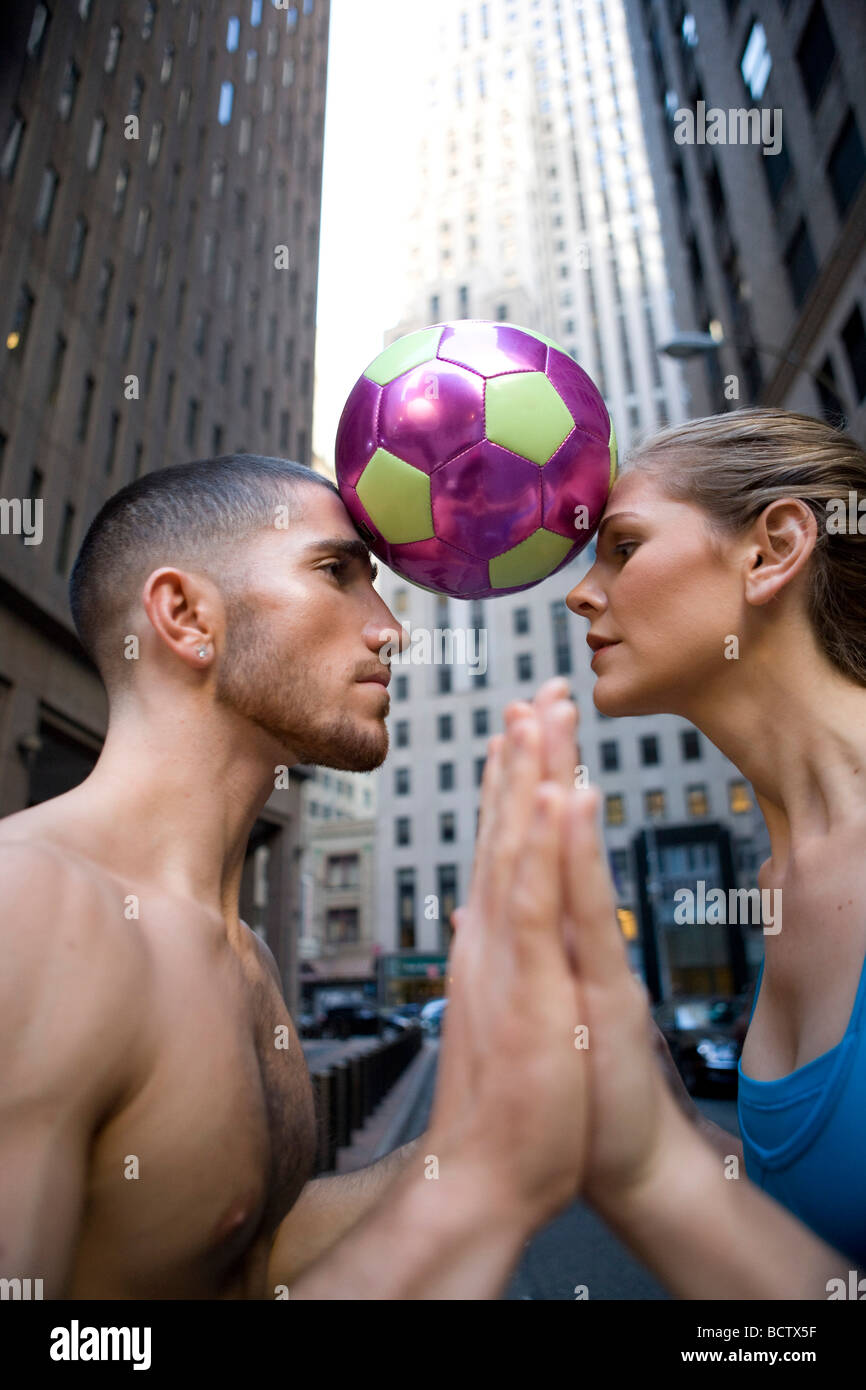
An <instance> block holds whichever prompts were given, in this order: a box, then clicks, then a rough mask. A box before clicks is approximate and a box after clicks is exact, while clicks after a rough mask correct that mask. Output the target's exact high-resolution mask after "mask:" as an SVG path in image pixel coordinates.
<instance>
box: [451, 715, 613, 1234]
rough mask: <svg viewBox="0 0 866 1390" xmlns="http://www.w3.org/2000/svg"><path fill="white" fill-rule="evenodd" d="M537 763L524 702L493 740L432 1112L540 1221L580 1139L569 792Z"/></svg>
mask: <svg viewBox="0 0 866 1390" xmlns="http://www.w3.org/2000/svg"><path fill="white" fill-rule="evenodd" d="M542 767H543V744H542V731H541V728H540V725H539V720H538V717H537V714H536V713H535V711H533V710H532V709H530V708H529V707H525V712H524V713H522V714H521V717H519V718H514V719H511V720H509V727H508V730H507V732H506V734H505V736H504V737H501V736H497V737H496V738H493V739H491V741H490V744H489V752H488V758H487V765H486V767H485V773H484V784H483V792H482V808H483V809H482V813H481V825H480V830H479V837H478V845H477V851H476V859H475V871H474V875H473V880H472V887H471V891H470V900H469V904H468V906H467V907H466V908H465V909H464V910H463V912H462V913H461V916H460V929H459V932H458V934H457V936H456V938H455V941H454V943H453V946H452V951H451V957H450V960H449V979H450V989H449V1005H448V1015H447V1019H446V1021H445V1023H444V1027H443V1041H442V1054H441V1059H440V1064H439V1080H438V1085H437V1090H436V1097H435V1101H434V1107H433V1116H432V1119H431V1131H432V1136H436V1137H438V1140H439V1142H440V1143H441V1145H442V1148H443V1149H445V1150H447V1151H448V1152H453V1153H455V1155H456V1154H457V1153H459V1157H460V1160H461V1162H465V1161H471V1162H473V1163H474V1164H475V1165H476V1167H477V1170H478V1172H479V1175H480V1174H482V1173H486V1175H487V1177H486V1180H487V1183H488V1184H490V1185H493V1186H494V1187H496V1186H498V1187H499V1190H500V1191H503V1192H505V1191H507V1192H508V1193H510V1198H509V1200H510V1201H511V1202H512V1203H514V1204H515V1208H516V1209H521V1208H522V1209H523V1210H524V1211H525V1212H527V1213H530V1214H531V1219H532V1220H534V1221H535V1222H540V1221H541V1220H544V1219H545V1218H546V1217H548V1216H552V1215H553V1214H554V1213H555V1212H556V1211H558V1210H560V1209H561V1208H562V1206H564V1205H565V1204H566V1203H567V1202H568V1200H569V1199H570V1198H571V1197H573V1196H574V1195H575V1192H576V1189H577V1186H578V1182H579V1178H580V1173H581V1169H582V1164H583V1154H584V1148H585V1143H586V1096H585V1080H584V1078H585V1071H586V1065H585V1057H584V1055H583V1054H581V1053H580V1052H579V1051H578V1050H577V1049H576V1048H575V1045H574V1041H575V1028H576V1027H577V1025H579V1024H580V1022H581V1021H582V1017H583V1014H582V1006H581V1000H580V995H579V991H578V989H577V986H576V981H575V978H574V974H573V971H572V969H571V967H570V965H569V960H568V954H567V951H566V948H565V942H564V938H563V934H562V918H563V900H562V877H561V871H560V862H561V850H560V838H561V826H562V818H563V815H564V811H565V803H566V795H565V792H564V791H563V789H562V788H561V787H559V786H557V785H556V784H555V783H553V782H550V781H544V780H543V778H542ZM432 1136H431V1143H430V1151H431V1152H436V1149H435V1147H434V1144H433V1137H432Z"/></svg>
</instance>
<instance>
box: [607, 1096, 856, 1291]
mask: <svg viewBox="0 0 866 1390" xmlns="http://www.w3.org/2000/svg"><path fill="white" fill-rule="evenodd" d="M668 1123H669V1125H670V1131H671V1138H670V1142H669V1143H667V1144H666V1148H665V1157H664V1158H663V1160H662V1161H661V1163H660V1164H659V1166H658V1168H657V1169H656V1171H655V1172H654V1173H653V1175H652V1176H651V1177H649V1178H648V1179H647V1180H646V1181H645V1182H644V1183H643V1184H642V1185H641V1186H640V1187H639V1188H638V1189H637V1190H636V1191H634V1192H632V1193H631V1194H629V1195H627V1196H626V1197H623V1198H620V1199H619V1200H616V1201H614V1200H600V1201H597V1202H596V1203H595V1205H596V1210H597V1211H598V1212H599V1214H600V1215H601V1216H602V1217H603V1218H604V1220H605V1221H606V1222H607V1223H608V1225H609V1226H610V1227H611V1228H612V1230H614V1231H616V1233H617V1234H618V1235H619V1236H620V1237H621V1238H622V1239H623V1240H624V1241H625V1242H626V1244H627V1245H628V1246H630V1248H631V1249H632V1250H633V1251H634V1253H635V1254H636V1255H637V1256H638V1258H639V1259H641V1260H643V1262H644V1263H645V1264H646V1265H647V1266H648V1267H649V1268H650V1269H651V1270H652V1271H653V1272H654V1273H655V1274H656V1275H657V1276H658V1278H659V1279H660V1280H661V1281H662V1283H664V1284H665V1285H666V1286H667V1287H668V1288H669V1289H670V1290H671V1292H672V1293H674V1294H676V1295H677V1296H678V1297H679V1298H725V1299H748V1298H755V1299H772V1298H785V1299H797V1298H815V1299H819V1298H826V1297H827V1281H828V1280H829V1279H831V1278H835V1277H839V1276H842V1277H844V1276H845V1274H846V1271H847V1268H848V1264H849V1263H850V1261H847V1259H846V1256H844V1255H840V1254H839V1253H838V1252H837V1251H834V1250H833V1249H832V1248H831V1247H830V1246H829V1245H825V1244H824V1242H823V1241H822V1240H820V1239H819V1238H818V1236H816V1235H815V1234H814V1233H813V1232H812V1231H810V1230H809V1229H808V1228H807V1227H806V1226H804V1225H802V1224H801V1223H800V1222H799V1221H798V1220H797V1219H796V1217H794V1216H792V1215H791V1213H790V1212H788V1211H786V1210H785V1208H784V1207H782V1206H780V1205H779V1204H778V1203H777V1202H775V1201H774V1200H773V1199H772V1198H771V1197H768V1196H767V1195H766V1194H765V1193H763V1192H761V1190H760V1189H759V1188H757V1187H755V1185H754V1184H753V1183H751V1182H750V1181H749V1179H748V1178H747V1177H746V1175H745V1173H742V1174H741V1175H740V1176H739V1177H726V1176H725V1166H724V1164H723V1162H722V1160H721V1158H720V1156H719V1155H718V1154H717V1153H714V1152H713V1151H712V1149H711V1148H710V1147H709V1146H708V1144H707V1142H706V1141H705V1140H704V1139H702V1138H701V1136H700V1134H699V1133H698V1131H697V1129H696V1128H695V1127H693V1126H691V1125H689V1124H688V1121H686V1120H685V1119H684V1117H682V1116H681V1115H679V1114H673V1115H672V1116H671V1118H670V1119H669V1121H668Z"/></svg>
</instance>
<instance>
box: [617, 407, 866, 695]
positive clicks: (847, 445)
mask: <svg viewBox="0 0 866 1390" xmlns="http://www.w3.org/2000/svg"><path fill="white" fill-rule="evenodd" d="M620 471H621V473H622V474H625V473H631V472H646V473H649V474H651V475H652V477H653V478H654V480H656V481H657V483H658V485H659V486H660V487H661V489H662V491H663V492H664V493H665V495H666V496H668V497H670V498H672V499H673V500H675V501H680V502H692V503H694V504H695V505H697V506H698V507H701V508H702V509H703V510H704V512H705V513H706V516H707V521H708V525H709V529H710V532H711V533H712V532H713V531H715V532H716V533H717V534H718V535H720V536H735V535H739V534H741V533H742V532H743V531H745V530H746V529H747V528H748V527H749V526H750V525H751V523H752V522H753V521H754V520H755V518H756V517H758V516H760V514H761V512H762V511H763V510H764V508H765V507H767V506H769V504H770V503H771V502H774V501H776V499H777V498H780V497H796V498H799V499H800V500H801V501H802V502H804V503H805V504H806V505H807V506H808V507H810V508H811V510H812V511H813V512H814V514H815V518H816V520H817V523H818V537H817V540H816V543H815V549H814V552H813V554H812V556H811V559H810V582H809V589H808V605H807V611H808V616H809V620H810V622H811V624H812V627H813V630H814V632H815V635H816V638H817V640H818V643H819V645H820V647H821V649H822V651H823V652H824V653H825V654H826V656H827V657H828V659H829V660H830V661H831V662H832V664H833V665H834V666H835V667H836V668H837V670H839V671H841V672H842V674H843V675H844V676H846V677H847V678H848V679H849V680H853V681H856V682H857V683H858V684H859V685H866V534H859V533H858V531H857V530H856V523H855V529H853V531H849V530H847V529H846V530H845V531H843V532H841V533H838V534H837V533H836V532H835V531H833V530H828V527H827V520H828V513H827V507H828V504H829V503H830V502H831V501H833V500H835V501H836V502H837V507H838V503H839V501H840V500H841V502H842V504H843V506H844V512H843V515H844V516H846V517H847V515H848V495H849V493H851V492H853V493H854V494H855V495H856V502H855V512H856V506H857V502H859V501H860V500H861V499H866V452H864V450H863V449H862V448H861V447H860V445H859V444H857V442H856V441H855V440H854V439H852V438H851V436H850V435H848V434H845V433H843V431H842V430H840V429H836V428H834V426H832V425H828V424H825V423H824V422H823V421H822V420H816V419H814V418H813V417H812V416H811V415H797V414H795V413H794V412H793V411H789V410H775V409H771V408H769V407H767V408H761V407H755V408H750V409H743V410H733V411H730V412H729V413H727V414H724V415H706V416H703V417H702V418H700V419H697V420H689V421H686V422H685V423H684V424H679V425H671V426H669V427H668V428H667V429H664V430H662V431H660V432H659V433H658V434H654V435H652V436H651V437H650V438H648V439H646V440H644V441H642V442H640V443H638V444H637V445H636V446H635V448H633V449H632V450H631V451H630V453H629V454H628V455H627V456H626V458H625V459H624V460H623V464H622V468H621V470H620ZM858 515H859V514H858ZM862 515H863V526H864V530H866V508H864V511H863V514H862Z"/></svg>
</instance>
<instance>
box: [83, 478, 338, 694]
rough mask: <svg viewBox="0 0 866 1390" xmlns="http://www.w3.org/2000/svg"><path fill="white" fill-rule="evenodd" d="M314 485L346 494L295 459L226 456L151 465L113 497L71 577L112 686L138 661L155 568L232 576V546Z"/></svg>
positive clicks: (87, 639) (92, 645)
mask: <svg viewBox="0 0 866 1390" xmlns="http://www.w3.org/2000/svg"><path fill="white" fill-rule="evenodd" d="M309 484H313V485H318V486H320V487H326V488H328V489H330V491H331V492H334V493H337V496H339V493H338V492H337V489H336V488H335V487H334V484H333V483H332V482H331V481H330V480H329V479H328V478H325V477H323V476H322V474H321V473H314V472H313V471H312V469H310V468H307V467H305V466H304V465H303V464H300V463H294V462H292V461H291V460H290V459H280V458H266V457H263V456H262V455H260V454H221V455H220V456H219V457H218V458H210V459H195V460H194V461H193V462H192V463H181V464H177V465H174V466H173V467H169V468H160V469H157V470H156V471H155V472H152V473H145V474H143V476H142V477H140V478H137V479H136V480H135V481H134V482H132V483H128V484H127V485H126V487H123V488H121V489H120V491H119V492H115V493H114V495H113V496H112V497H109V499H108V501H107V502H106V503H105V505H104V506H103V507H102V508H101V510H100V511H99V512H98V513H97V515H96V516H95V517H94V519H93V521H92V522H91V523H90V526H89V528H88V531H87V534H86V536H85V537H84V540H83V542H82V544H81V549H80V550H79V552H78V556H77V558H76V560H75V564H74V565H73V567H72V574H71V576H70V580H69V603H70V608H71V610H72V619H73V622H74V623H75V628H76V631H77V633H78V636H79V638H80V640H81V644H82V646H83V647H84V649H85V651H86V652H87V654H88V655H89V656H90V657H91V659H92V660H93V661H94V662H95V663H96V665H97V667H98V668H99V671H100V674H101V675H102V678H103V680H104V681H105V683H106V685H109V683H110V682H111V683H117V678H118V677H120V676H121V673H122V672H123V671H124V668H126V670H128V669H129V668H130V667H131V666H132V664H133V663H131V662H126V661H124V660H123V659H122V658H123V639H124V637H125V635H126V634H127V633H128V632H129V621H130V618H131V614H132V612H133V610H134V607H135V604H136V603H137V602H138V599H139V597H140V594H141V589H142V586H143V584H144V581H145V579H146V578H147V576H148V575H149V574H152V573H153V571H154V570H155V569H158V568H159V567H160V566H161V565H177V566H179V567H182V566H186V567H196V568H198V569H199V570H203V571H205V572H206V573H208V574H210V576H211V577H212V578H213V579H214V580H216V581H219V580H220V579H221V578H222V579H225V578H226V577H227V573H228V570H229V568H230V567H231V561H232V559H233V557H231V555H230V551H229V549H228V547H229V546H231V547H234V546H235V545H237V543H238V542H241V541H244V540H245V539H247V538H248V537H249V536H250V535H252V534H253V533H254V532H256V531H259V530H262V529H263V528H265V527H268V526H274V524H275V522H276V519H277V516H278V515H279V513H278V511H277V509H278V508H279V507H285V506H286V505H289V504H290V503H291V501H292V500H293V498H294V497H295V495H296V494H297V492H298V489H299V488H300V487H301V486H302V485H309ZM221 569H222V573H221Z"/></svg>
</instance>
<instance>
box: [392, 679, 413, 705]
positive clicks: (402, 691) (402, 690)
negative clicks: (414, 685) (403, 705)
mask: <svg viewBox="0 0 866 1390" xmlns="http://www.w3.org/2000/svg"><path fill="white" fill-rule="evenodd" d="M408 698H409V677H408V676H402V675H401V676H395V677H394V699H395V700H407V699H408Z"/></svg>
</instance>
